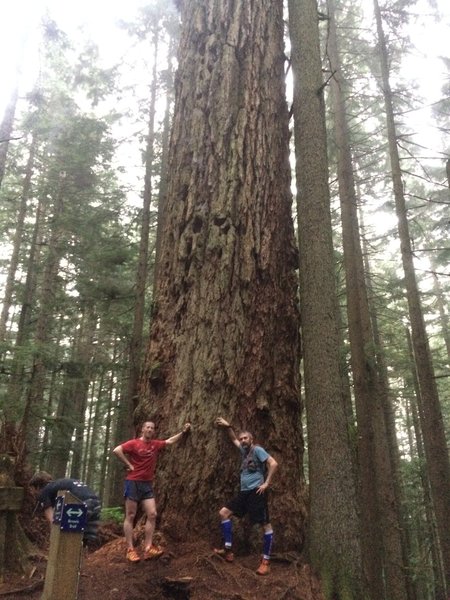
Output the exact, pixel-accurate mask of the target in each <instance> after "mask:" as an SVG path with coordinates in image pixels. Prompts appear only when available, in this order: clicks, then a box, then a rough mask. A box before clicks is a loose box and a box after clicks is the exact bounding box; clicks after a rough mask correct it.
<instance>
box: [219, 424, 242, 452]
mask: <svg viewBox="0 0 450 600" xmlns="http://www.w3.org/2000/svg"><path fill="white" fill-rule="evenodd" d="M216 425H218V426H219V427H223V428H224V429H228V435H229V437H230V440H231V441H232V442H233V444H234V445H235V446H236V447H237V448H239V447H240V446H241V444H240V443H239V440H238V439H237V437H236V434H235V433H234V429H233V427H232V426H231V425H230V424H229V423H228V421H226V420H225V419H224V418H223V417H217V419H216Z"/></svg>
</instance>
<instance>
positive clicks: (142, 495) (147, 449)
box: [113, 421, 191, 562]
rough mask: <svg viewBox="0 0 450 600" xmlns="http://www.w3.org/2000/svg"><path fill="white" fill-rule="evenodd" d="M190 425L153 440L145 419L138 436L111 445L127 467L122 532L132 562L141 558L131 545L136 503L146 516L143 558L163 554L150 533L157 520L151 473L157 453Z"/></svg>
mask: <svg viewBox="0 0 450 600" xmlns="http://www.w3.org/2000/svg"><path fill="white" fill-rule="evenodd" d="M190 428H191V425H190V423H186V424H185V426H184V427H183V431H181V432H180V433H177V434H175V435H173V436H172V437H170V438H168V439H167V440H155V439H153V438H154V436H155V424H154V423H153V422H152V421H146V422H145V423H144V424H143V425H142V430H141V436H140V437H139V438H136V439H133V440H129V441H128V442H125V443H123V444H120V445H119V446H117V447H116V448H114V450H113V452H114V454H115V455H116V456H117V457H118V458H119V459H120V460H121V461H122V462H123V463H124V464H125V465H126V467H127V469H128V473H127V476H126V478H125V491H124V496H125V520H124V523H123V531H124V534H125V540H126V542H127V559H128V560H129V561H131V562H138V561H139V560H140V556H139V554H138V553H137V552H136V550H135V549H134V545H133V525H134V519H135V517H136V512H137V508H138V504H139V503H141V505H142V509H143V511H144V512H145V514H146V516H147V521H146V523H145V540H144V560H147V559H149V558H157V557H158V556H160V555H161V554H162V549H161V548H160V547H158V546H154V545H153V544H152V541H153V532H154V531H155V523H156V502H155V495H154V493H153V484H152V482H153V476H154V474H155V468H156V459H157V457H158V453H159V452H160V451H161V450H162V449H163V448H165V447H166V446H167V445H169V446H170V445H171V444H174V443H175V442H178V440H179V439H180V438H181V437H182V435H183V434H184V433H187V432H188V431H189V430H190Z"/></svg>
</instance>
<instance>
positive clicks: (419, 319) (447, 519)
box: [374, 0, 450, 600]
mask: <svg viewBox="0 0 450 600" xmlns="http://www.w3.org/2000/svg"><path fill="white" fill-rule="evenodd" d="M374 12H375V19H376V26H377V38H378V46H379V61H380V66H381V80H382V90H383V97H384V104H385V111H386V127H387V135H388V144H389V157H390V162H391V176H392V183H393V191H394V198H395V208H396V214H397V221H398V233H399V237H400V249H401V257H402V264H403V271H404V277H405V287H406V291H407V300H408V307H409V315H410V321H411V333H412V342H413V348H414V357H415V361H416V365H417V375H418V380H419V386H420V391H421V394H420V397H421V403H422V415H423V418H422V419H421V426H422V429H423V440H424V447H425V452H426V457H427V468H428V472H429V477H430V484H431V490H432V496H433V503H434V510H435V513H436V522H437V529H438V533H439V542H440V547H441V553H442V560H443V564H444V571H445V579H446V586H447V588H448V590H450V528H449V527H448V524H449V523H450V494H449V493H448V490H449V486H450V460H449V454H448V448H447V443H446V438H445V430H444V425H443V420H442V411H441V405H440V401H439V396H438V390H437V386H436V379H435V376H434V369H433V361H432V357H431V352H430V346H429V341H428V337H427V332H426V328H425V322H424V318H423V312H422V307H421V300H420V293H419V289H418V285H417V280H416V276H415V271H414V258H413V256H414V255H413V248H412V244H411V238H410V234H409V224H408V214H407V207H406V200H405V194H404V185H403V180H402V171H401V165H400V155H399V149H398V146H397V131H396V124H395V117H394V107H393V95H392V90H391V85H390V79H389V56H388V49H387V44H386V39H385V35H384V30H383V22H382V17H381V11H380V6H379V3H378V0H374ZM439 600H440V599H439Z"/></svg>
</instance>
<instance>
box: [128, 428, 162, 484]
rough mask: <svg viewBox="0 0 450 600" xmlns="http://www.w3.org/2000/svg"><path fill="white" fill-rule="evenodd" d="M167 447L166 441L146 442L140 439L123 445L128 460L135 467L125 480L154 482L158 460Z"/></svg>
mask: <svg viewBox="0 0 450 600" xmlns="http://www.w3.org/2000/svg"><path fill="white" fill-rule="evenodd" d="M165 445H166V441H165V440H150V441H149V442H145V441H144V440H141V439H140V438H137V439H134V440H129V441H128V442H125V443H124V444H121V446H122V450H123V451H124V452H125V453H126V454H127V458H128V460H129V461H130V463H131V464H132V465H133V467H134V471H128V473H127V476H126V477H125V479H130V480H131V481H152V480H153V476H154V474H155V467H156V458H157V456H158V453H159V451H160V450H162V449H163V448H164V447H165Z"/></svg>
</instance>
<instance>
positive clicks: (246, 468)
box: [239, 446, 270, 492]
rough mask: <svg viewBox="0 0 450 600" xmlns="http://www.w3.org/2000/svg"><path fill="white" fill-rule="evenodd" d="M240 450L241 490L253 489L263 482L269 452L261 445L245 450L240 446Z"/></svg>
mask: <svg viewBox="0 0 450 600" xmlns="http://www.w3.org/2000/svg"><path fill="white" fill-rule="evenodd" d="M239 450H240V452H241V458H242V463H241V491H242V492H248V491H249V490H254V489H255V488H257V487H259V486H260V485H262V484H263V483H264V477H265V462H266V460H267V459H268V458H269V456H270V455H269V454H268V453H267V452H266V451H265V450H264V448H262V447H261V446H252V447H251V448H250V450H249V451H248V452H247V451H246V450H245V449H244V448H242V446H241V447H240V448H239Z"/></svg>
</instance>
